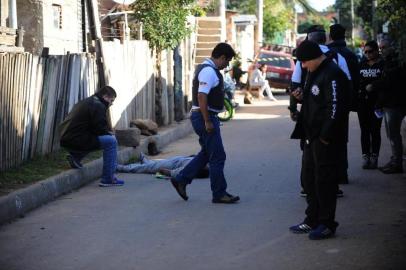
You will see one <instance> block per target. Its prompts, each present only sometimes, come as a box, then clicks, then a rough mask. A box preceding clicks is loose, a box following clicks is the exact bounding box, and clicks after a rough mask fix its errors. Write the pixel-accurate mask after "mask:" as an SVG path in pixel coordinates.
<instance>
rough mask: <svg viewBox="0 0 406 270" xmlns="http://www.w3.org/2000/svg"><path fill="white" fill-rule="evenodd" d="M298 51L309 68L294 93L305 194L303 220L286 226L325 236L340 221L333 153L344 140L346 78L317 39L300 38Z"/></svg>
mask: <svg viewBox="0 0 406 270" xmlns="http://www.w3.org/2000/svg"><path fill="white" fill-rule="evenodd" d="M296 55H297V58H298V60H300V61H301V62H302V66H303V67H304V68H306V69H307V70H308V75H307V78H306V82H305V86H304V89H303V91H299V90H298V91H294V92H293V93H292V94H293V95H294V96H295V97H296V98H297V99H298V100H302V109H301V111H300V115H299V119H298V121H301V123H302V126H303V131H304V134H305V142H306V143H305V146H304V162H303V166H304V168H303V174H304V175H303V179H304V185H305V189H306V191H307V192H308V196H307V197H306V199H307V209H306V218H305V220H304V221H303V222H302V223H300V224H298V225H295V226H292V227H290V230H291V231H292V232H294V233H309V238H310V239H312V240H315V239H325V238H329V237H332V236H333V235H334V234H335V231H336V227H337V226H338V223H337V222H336V221H335V211H336V202H337V197H336V192H337V190H338V178H337V169H338V165H339V164H338V162H339V161H337V155H338V151H339V149H338V147H339V146H340V145H342V143H343V141H345V140H346V129H345V125H346V121H345V116H346V114H347V113H348V111H347V110H348V93H346V92H347V91H346V89H347V87H348V83H349V81H348V79H347V78H346V75H345V73H344V72H343V71H342V70H341V69H340V68H339V67H338V66H337V65H336V64H335V63H334V62H333V60H332V59H330V58H328V57H326V56H325V55H324V54H323V53H322V51H321V49H320V47H319V46H318V45H317V43H315V42H312V41H308V40H306V41H303V42H302V44H300V46H299V47H298V49H297V51H296Z"/></svg>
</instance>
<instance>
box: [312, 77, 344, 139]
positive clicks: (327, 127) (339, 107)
mask: <svg viewBox="0 0 406 270" xmlns="http://www.w3.org/2000/svg"><path fill="white" fill-rule="evenodd" d="M339 75H340V74H335V76H331V77H330V76H329V77H330V78H327V79H326V82H325V85H323V87H324V88H325V89H324V90H323V91H324V94H323V98H324V103H325V105H326V106H325V110H324V113H323V118H324V123H323V124H322V127H321V131H320V138H319V139H320V141H321V142H322V143H324V144H329V143H330V142H331V140H332V138H333V137H334V133H335V130H336V127H337V124H338V121H341V118H342V115H343V113H344V110H345V104H343V103H344V102H345V97H344V91H345V89H347V84H348V83H349V82H348V80H347V79H346V78H345V77H344V74H342V76H339Z"/></svg>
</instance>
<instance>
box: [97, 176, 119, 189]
mask: <svg viewBox="0 0 406 270" xmlns="http://www.w3.org/2000/svg"><path fill="white" fill-rule="evenodd" d="M122 185H124V181H123V180H120V179H118V178H115V177H114V179H113V181H111V182H105V181H100V183H99V187H118V186H122Z"/></svg>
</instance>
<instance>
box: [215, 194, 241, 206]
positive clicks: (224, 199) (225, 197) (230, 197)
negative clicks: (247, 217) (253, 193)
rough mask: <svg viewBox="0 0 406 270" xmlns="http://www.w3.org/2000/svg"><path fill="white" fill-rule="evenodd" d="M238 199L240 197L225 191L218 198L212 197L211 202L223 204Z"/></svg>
mask: <svg viewBox="0 0 406 270" xmlns="http://www.w3.org/2000/svg"><path fill="white" fill-rule="evenodd" d="M239 200H240V197H238V196H234V195H231V194H229V193H226V194H225V195H223V196H222V197H220V198H213V199H212V203H225V204H231V203H236V202H238V201H239Z"/></svg>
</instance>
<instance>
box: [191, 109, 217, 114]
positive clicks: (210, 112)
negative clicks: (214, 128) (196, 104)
mask: <svg viewBox="0 0 406 270" xmlns="http://www.w3.org/2000/svg"><path fill="white" fill-rule="evenodd" d="M190 111H191V112H201V111H200V109H199V108H196V109H191V110H190ZM209 114H214V115H217V114H218V112H213V111H209Z"/></svg>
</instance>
